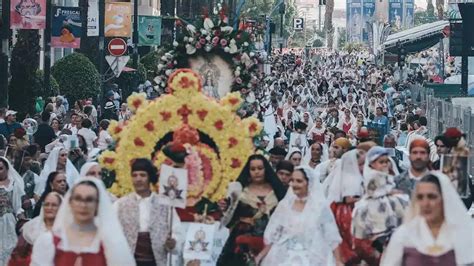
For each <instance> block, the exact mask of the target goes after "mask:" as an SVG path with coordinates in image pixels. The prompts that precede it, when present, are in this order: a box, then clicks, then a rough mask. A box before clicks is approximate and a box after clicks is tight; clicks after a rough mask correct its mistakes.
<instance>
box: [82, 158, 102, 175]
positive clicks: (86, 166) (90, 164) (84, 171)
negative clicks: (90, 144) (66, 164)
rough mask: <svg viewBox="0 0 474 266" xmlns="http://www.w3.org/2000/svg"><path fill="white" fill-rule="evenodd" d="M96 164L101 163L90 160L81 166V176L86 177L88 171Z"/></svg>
mask: <svg viewBox="0 0 474 266" xmlns="http://www.w3.org/2000/svg"><path fill="white" fill-rule="evenodd" d="M94 166H100V165H99V163H97V162H88V163H85V164H84V165H83V166H82V167H81V173H80V174H81V176H82V177H84V176H87V172H89V170H90V169H91V168H92V167H94Z"/></svg>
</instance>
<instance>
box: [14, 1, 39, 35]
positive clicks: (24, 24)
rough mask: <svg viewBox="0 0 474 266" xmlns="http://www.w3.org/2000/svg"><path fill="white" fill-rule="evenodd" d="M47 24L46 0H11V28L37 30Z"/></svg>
mask: <svg viewBox="0 0 474 266" xmlns="http://www.w3.org/2000/svg"><path fill="white" fill-rule="evenodd" d="M45 26H46V0H11V2H10V28H11V29H26V30H33V29H34V30H37V29H44V28H45Z"/></svg>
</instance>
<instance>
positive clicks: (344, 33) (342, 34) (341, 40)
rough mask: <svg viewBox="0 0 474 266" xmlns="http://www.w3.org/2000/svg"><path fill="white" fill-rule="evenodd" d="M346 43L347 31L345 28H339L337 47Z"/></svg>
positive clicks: (341, 46)
mask: <svg viewBox="0 0 474 266" xmlns="http://www.w3.org/2000/svg"><path fill="white" fill-rule="evenodd" d="M346 43H347V31H346V28H339V39H338V44H337V47H339V48H343V47H344V46H345V45H346Z"/></svg>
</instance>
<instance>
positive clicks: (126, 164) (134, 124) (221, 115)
mask: <svg viewBox="0 0 474 266" xmlns="http://www.w3.org/2000/svg"><path fill="white" fill-rule="evenodd" d="M167 89H168V90H169V92H170V93H169V94H166V95H162V96H161V97H159V98H157V99H155V100H152V101H150V100H147V99H146V97H145V95H144V94H133V95H131V96H130V97H129V98H128V105H129V107H130V108H131V110H132V112H133V113H134V115H133V116H132V118H131V119H130V120H129V121H126V122H117V121H112V123H111V124H110V126H109V132H110V134H111V135H112V137H113V139H114V140H115V143H116V144H115V148H114V149H113V150H108V151H105V152H103V153H102V154H101V156H100V158H99V162H100V163H101V165H102V166H103V167H104V168H106V169H107V170H109V171H112V172H114V173H115V181H114V183H113V185H112V187H111V188H110V191H111V192H112V193H113V194H115V195H117V196H123V195H125V194H127V193H130V192H132V191H133V186H132V181H131V178H130V171H131V162H132V161H133V160H135V159H136V158H148V159H151V160H152V161H153V163H154V164H155V166H156V167H157V168H160V166H161V165H162V164H163V163H164V164H171V162H170V161H169V159H167V157H166V156H165V155H164V154H163V151H162V149H163V147H164V146H165V145H167V144H168V143H171V142H179V143H182V144H183V145H184V146H185V147H186V150H187V153H188V156H187V157H186V159H185V167H186V169H187V170H188V198H187V206H190V207H192V206H195V205H196V204H197V203H198V202H200V201H202V200H203V199H205V200H206V201H214V202H215V201H217V200H219V199H222V198H224V197H225V196H226V190H227V185H228V183H229V182H231V181H234V180H235V179H236V178H237V177H238V175H239V173H240V171H241V170H242V168H243V166H244V164H245V163H246V160H247V158H248V156H250V155H251V154H252V153H253V152H254V145H253V138H254V137H255V136H257V135H258V134H259V133H260V132H261V130H262V125H261V123H260V122H259V121H258V119H256V118H254V117H249V118H245V119H242V118H240V117H239V116H238V115H237V113H236V111H237V110H238V108H239V107H240V106H241V104H242V102H243V99H242V98H241V96H240V93H239V92H232V93H228V94H227V95H225V96H224V97H222V98H221V99H220V100H217V99H215V98H212V97H209V96H206V95H205V94H204V93H203V85H202V80H201V77H200V76H199V75H198V74H197V73H196V72H194V71H192V70H191V69H179V70H177V71H175V72H174V73H173V74H171V75H170V77H169V81H168V87H167Z"/></svg>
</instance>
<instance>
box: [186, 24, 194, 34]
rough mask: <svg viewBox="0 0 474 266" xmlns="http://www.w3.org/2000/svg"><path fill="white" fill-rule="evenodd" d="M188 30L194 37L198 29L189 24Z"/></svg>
mask: <svg viewBox="0 0 474 266" xmlns="http://www.w3.org/2000/svg"><path fill="white" fill-rule="evenodd" d="M186 29H188V31H189V32H191V34H193V35H194V33H196V27H194V25H191V24H188V25H187V26H186Z"/></svg>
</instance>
